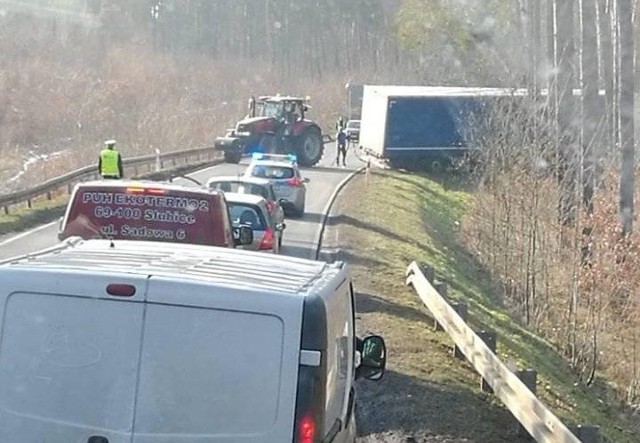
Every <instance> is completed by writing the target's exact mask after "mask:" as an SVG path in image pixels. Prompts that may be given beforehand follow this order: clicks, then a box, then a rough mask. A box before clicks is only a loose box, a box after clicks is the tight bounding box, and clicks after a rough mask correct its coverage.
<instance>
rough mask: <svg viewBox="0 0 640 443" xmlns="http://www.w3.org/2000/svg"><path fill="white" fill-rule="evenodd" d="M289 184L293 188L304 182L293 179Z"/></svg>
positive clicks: (296, 178)
mask: <svg viewBox="0 0 640 443" xmlns="http://www.w3.org/2000/svg"><path fill="white" fill-rule="evenodd" d="M289 184H290V185H291V186H300V185H301V184H302V180H300V178H299V177H293V178H290V179H289Z"/></svg>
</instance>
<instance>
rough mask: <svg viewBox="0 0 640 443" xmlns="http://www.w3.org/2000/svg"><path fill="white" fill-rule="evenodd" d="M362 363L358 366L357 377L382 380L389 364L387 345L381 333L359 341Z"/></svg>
mask: <svg viewBox="0 0 640 443" xmlns="http://www.w3.org/2000/svg"><path fill="white" fill-rule="evenodd" d="M358 351H360V365H359V366H358V367H357V368H356V378H366V379H367V380H374V381H377V380H380V379H381V378H382V376H383V375H384V371H385V367H386V365H387V347H386V345H385V343H384V339H383V338H382V337H380V336H379V335H370V336H368V337H366V338H365V339H364V340H361V341H359V346H358Z"/></svg>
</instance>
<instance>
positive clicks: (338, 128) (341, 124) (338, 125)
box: [336, 116, 347, 132]
mask: <svg viewBox="0 0 640 443" xmlns="http://www.w3.org/2000/svg"><path fill="white" fill-rule="evenodd" d="M346 127H347V124H346V123H345V122H344V119H343V118H342V116H340V118H339V119H338V121H337V122H336V132H340V131H344V130H345V128H346Z"/></svg>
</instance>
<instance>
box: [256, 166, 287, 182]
mask: <svg viewBox="0 0 640 443" xmlns="http://www.w3.org/2000/svg"><path fill="white" fill-rule="evenodd" d="M251 175H253V176H254V177H260V178H266V179H269V180H282V179H287V178H293V177H295V175H296V173H295V171H294V170H293V168H288V167H286V166H266V165H256V166H254V167H253V170H252V171H251Z"/></svg>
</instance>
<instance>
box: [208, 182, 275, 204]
mask: <svg viewBox="0 0 640 443" xmlns="http://www.w3.org/2000/svg"><path fill="white" fill-rule="evenodd" d="M209 187H210V188H211V189H218V190H220V191H224V192H236V193H238V194H251V195H258V196H260V197H263V198H265V199H267V200H268V199H269V190H268V189H267V187H266V186H263V185H259V184H256V183H243V182H237V181H219V182H211V183H210V184H209Z"/></svg>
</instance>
